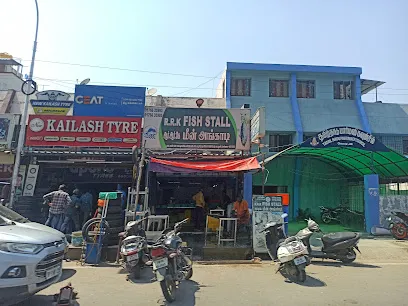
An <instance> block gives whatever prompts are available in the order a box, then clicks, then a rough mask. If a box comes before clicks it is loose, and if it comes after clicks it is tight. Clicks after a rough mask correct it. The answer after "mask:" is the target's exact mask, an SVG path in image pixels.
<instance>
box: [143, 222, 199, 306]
mask: <svg viewBox="0 0 408 306" xmlns="http://www.w3.org/2000/svg"><path fill="white" fill-rule="evenodd" d="M187 221H188V219H184V220H183V221H181V222H178V223H176V224H175V225H174V229H173V230H170V231H167V232H166V233H165V234H163V236H162V238H161V239H159V240H158V241H157V242H156V243H155V244H154V245H152V246H151V247H150V248H151V252H150V254H151V256H152V263H153V272H154V273H155V274H156V278H157V280H158V281H159V282H160V287H161V289H162V291H163V295H164V297H165V298H166V300H167V301H168V302H170V303H171V302H174V301H175V300H176V289H177V287H176V285H177V283H179V282H181V281H182V280H184V279H186V280H188V279H190V278H191V277H192V276H193V267H192V265H193V262H192V260H191V259H190V258H189V257H188V254H191V253H192V250H191V249H190V248H187V247H185V246H184V243H183V241H182V240H181V238H180V237H179V233H180V228H181V226H182V225H183V224H184V223H186V222H187Z"/></svg>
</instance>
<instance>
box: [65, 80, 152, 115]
mask: <svg viewBox="0 0 408 306" xmlns="http://www.w3.org/2000/svg"><path fill="white" fill-rule="evenodd" d="M145 94H146V88H145V87H121V86H96V85H76V86H75V99H74V111H73V115H74V116H99V117H139V118H141V117H143V115H144V107H145Z"/></svg>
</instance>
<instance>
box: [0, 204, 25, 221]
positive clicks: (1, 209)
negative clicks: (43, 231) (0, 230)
mask: <svg viewBox="0 0 408 306" xmlns="http://www.w3.org/2000/svg"><path fill="white" fill-rule="evenodd" d="M0 216H1V217H3V218H2V219H8V220H10V221H15V222H20V223H26V222H30V221H29V220H28V219H27V218H25V217H23V216H22V215H19V214H18V213H16V212H15V211H13V210H11V209H9V208H7V207H5V206H3V205H0ZM5 221H6V220H4V222H3V221H2V220H0V224H4V223H6V222H5Z"/></svg>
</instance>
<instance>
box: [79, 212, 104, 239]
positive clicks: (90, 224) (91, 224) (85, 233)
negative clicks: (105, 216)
mask: <svg viewBox="0 0 408 306" xmlns="http://www.w3.org/2000/svg"><path fill="white" fill-rule="evenodd" d="M100 224H101V219H100V218H92V219H89V220H88V221H87V222H85V224H84V226H83V227H82V237H84V240H85V241H86V242H89V243H95V235H92V234H90V232H92V231H93V230H94V228H95V227H97V226H99V225H100ZM104 228H105V235H103V237H102V241H106V240H107V238H108V237H109V230H110V229H109V224H108V222H107V221H105V222H104Z"/></svg>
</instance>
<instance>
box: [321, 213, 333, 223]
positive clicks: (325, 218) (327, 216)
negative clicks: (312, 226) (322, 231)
mask: <svg viewBox="0 0 408 306" xmlns="http://www.w3.org/2000/svg"><path fill="white" fill-rule="evenodd" d="M331 221H332V218H331V217H330V214H329V213H323V214H322V222H323V223H325V224H330V222H331Z"/></svg>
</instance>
